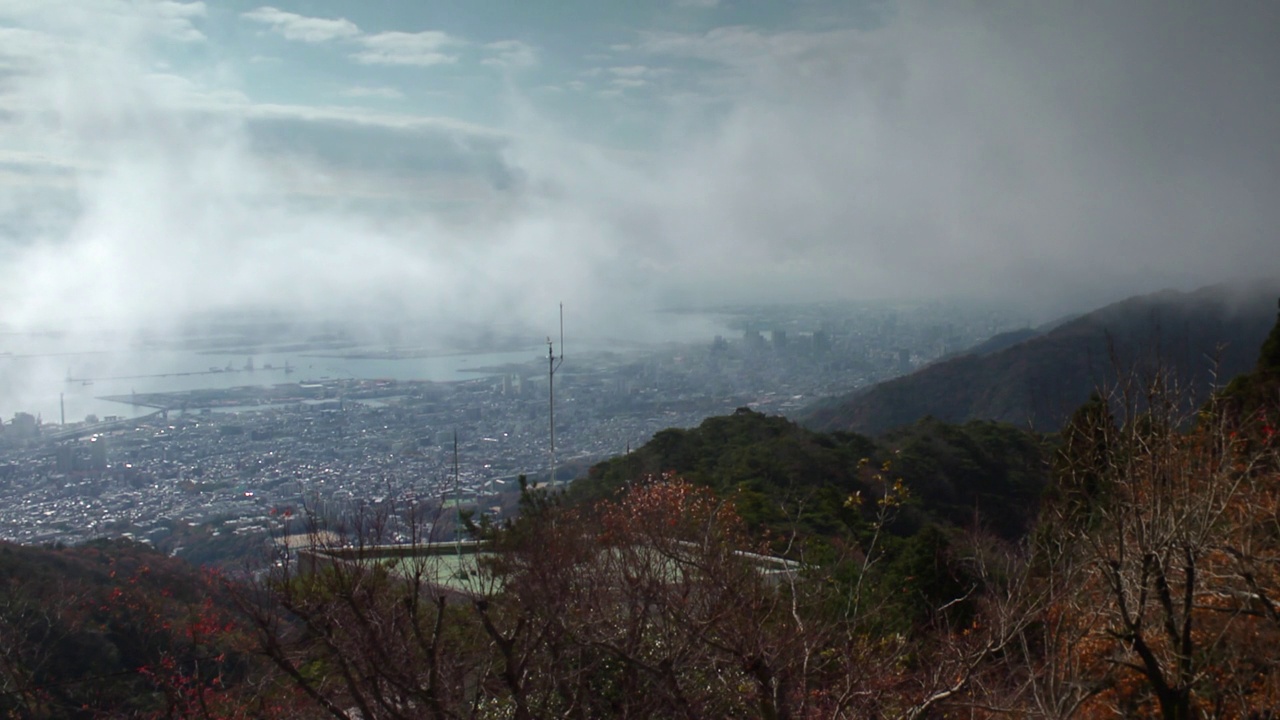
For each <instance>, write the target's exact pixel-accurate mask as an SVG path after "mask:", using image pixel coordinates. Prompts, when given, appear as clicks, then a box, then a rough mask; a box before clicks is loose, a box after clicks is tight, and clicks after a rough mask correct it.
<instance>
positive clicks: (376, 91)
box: [342, 85, 404, 100]
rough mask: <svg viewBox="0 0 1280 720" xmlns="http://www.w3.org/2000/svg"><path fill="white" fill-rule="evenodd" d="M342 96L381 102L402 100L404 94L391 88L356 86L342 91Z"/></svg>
mask: <svg viewBox="0 0 1280 720" xmlns="http://www.w3.org/2000/svg"><path fill="white" fill-rule="evenodd" d="M342 94H343V96H345V97H353V98H379V99H382V100H402V99H404V93H403V92H401V91H400V90H398V89H396V88H393V87H365V86H361V85H357V86H355V87H349V88H346V89H345V90H343V91H342Z"/></svg>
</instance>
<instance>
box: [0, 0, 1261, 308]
mask: <svg viewBox="0 0 1280 720" xmlns="http://www.w3.org/2000/svg"><path fill="white" fill-rule="evenodd" d="M1276 27H1280V6H1278V5H1276V4H1275V3H1267V2H1252V3H1249V2H1189V3H1177V4H1169V3H1166V2H1159V1H1156V0H1151V1H1149V2H1125V3H1113V2H1106V1H1103V0H1098V1H1096V2H1079V3H1077V2H1073V3H1035V4H1027V3H1022V2H1012V1H1010V2H959V3H951V2H948V3H937V2H923V1H922V2H916V1H914V0H904V1H902V2H849V1H846V0H838V1H837V0H827V1H824V0H813V1H812V2H803V3H779V2H763V1H760V2H757V1H753V0H719V1H717V0H671V1H666V0H663V1H660V2H642V3H601V2H595V1H593V0H581V1H577V2H555V3H551V2H497V1H476V0H465V1H464V0H456V1H455V0H440V1H435V2H430V3H423V2H418V1H417V0H388V1H387V2H379V3H348V2H337V1H336V0H328V1H317V2H308V3H301V2H296V1H290V0H279V2H276V3H275V4H274V5H272V6H265V5H262V4H261V0H255V1H252V2H247V1H242V0H227V1H226V2H221V1H220V2H216V3H215V2H209V3H204V2H183V1H180V0H163V1H159V2H151V1H144V0H0V235H3V239H2V241H0V303H3V307H4V308H5V313H4V317H3V320H4V322H5V323H6V324H7V325H8V326H9V327H13V328H19V329H22V328H39V327H45V326H48V325H50V324H58V323H64V322H66V321H67V320H68V319H84V318H89V319H90V320H89V323H90V324H91V325H93V326H105V327H112V328H125V329H127V328H131V327H134V326H138V325H148V326H154V325H157V324H159V325H164V324H167V323H169V322H171V321H175V320H178V319H181V318H183V317H185V316H187V315H189V314H190V313H193V312H204V311H209V310H243V309H263V308H266V309H273V310H276V311H281V312H296V313H303V314H306V315H307V316H309V317H331V316H341V317H344V318H347V319H352V320H355V321H357V322H359V321H362V320H366V319H369V320H372V319H377V320H380V321H381V320H385V319H387V318H401V317H402V318H405V319H406V320H415V321H429V322H431V323H434V327H436V328H438V329H439V330H440V331H441V332H444V331H445V330H446V329H447V325H448V324H449V323H454V322H459V323H461V322H465V323H468V324H470V325H472V326H485V325H486V324H489V323H494V322H501V323H504V324H505V325H507V326H510V327H523V328H533V329H541V330H544V331H545V330H546V329H549V328H550V327H551V326H552V325H553V323H554V317H553V313H554V310H553V308H554V307H555V304H556V303H557V302H559V301H564V302H565V303H566V305H568V306H569V307H571V308H574V313H575V317H574V322H575V323H576V324H577V326H578V328H580V330H581V331H583V332H587V331H594V332H604V331H606V330H614V331H617V330H620V331H621V332H623V333H628V332H642V331H644V330H647V329H650V328H646V327H644V326H645V324H646V323H645V321H643V320H641V319H640V318H643V317H646V316H645V315H643V314H642V313H637V312H635V311H636V310H647V309H651V308H655V307H665V306H671V305H715V304H719V303H725V302H744V301H786V300H828V299H859V298H869V297H916V296H921V295H924V296H929V297H958V298H970V299H973V298H979V299H987V300H995V301H1016V302H1018V303H1020V307H1022V308H1025V309H1026V310H1027V311H1028V312H1031V313H1034V314H1039V315H1041V316H1044V317H1047V316H1050V315H1054V314H1057V313H1059V312H1065V311H1067V310H1072V309H1082V308H1086V307H1093V306H1096V305H1098V304H1100V303H1102V302H1105V301H1107V300H1111V299H1115V298H1118V297H1122V296H1126V295H1131V294H1135V293H1140V292H1148V291H1151V290H1155V289H1158V288H1160V287H1164V286H1173V287H1179V288H1183V289H1189V288H1192V287H1196V286H1198V285H1202V284H1207V283H1211V282H1216V281H1220V280H1222V279H1224V278H1227V277H1232V276H1237V275H1242V274H1243V275H1250V276H1253V275H1259V274H1264V275H1265V274H1274V273H1276V272H1277V271H1280V242H1278V241H1277V233H1276V228H1277V220H1278V219H1280V217H1278V216H1280V206H1278V205H1277V203H1275V202H1274V196H1275V191H1276V188H1277V187H1280V142H1277V137H1276V127H1277V123H1276V118H1277V117H1278V116H1280V49H1278V48H1280V45H1278V44H1277V43H1275V42H1274V30H1275V28H1276Z"/></svg>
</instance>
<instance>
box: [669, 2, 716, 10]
mask: <svg viewBox="0 0 1280 720" xmlns="http://www.w3.org/2000/svg"><path fill="white" fill-rule="evenodd" d="M675 5H676V7H683V8H698V9H701V10H710V9H711V8H714V7H717V6H719V5H720V0H675Z"/></svg>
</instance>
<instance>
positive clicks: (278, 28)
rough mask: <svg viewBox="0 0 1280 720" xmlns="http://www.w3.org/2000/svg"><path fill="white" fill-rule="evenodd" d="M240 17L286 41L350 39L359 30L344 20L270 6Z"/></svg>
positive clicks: (316, 41)
mask: <svg viewBox="0 0 1280 720" xmlns="http://www.w3.org/2000/svg"><path fill="white" fill-rule="evenodd" d="M240 16H241V17H243V18H245V19H246V20H252V21H253V22H257V23H262V24H264V25H267V26H269V27H270V28H271V29H272V30H273V31H275V32H276V33H279V34H280V35H281V36H282V37H284V38H285V39H286V40H299V41H302V42H308V43H320V42H328V41H331V40H340V39H344V38H352V37H356V36H357V35H359V34H360V28H359V27H358V26H357V25H356V24H355V23H353V22H351V21H350V20H347V19H346V18H338V19H326V18H316V17H306V16H304V15H298V14H296V13H291V12H285V11H283V10H278V9H276V8H274V7H270V6H263V7H260V8H256V9H254V10H250V11H248V12H245V13H241V15H240Z"/></svg>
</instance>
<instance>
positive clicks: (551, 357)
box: [547, 303, 564, 483]
mask: <svg viewBox="0 0 1280 720" xmlns="http://www.w3.org/2000/svg"><path fill="white" fill-rule="evenodd" d="M563 362H564V303H560V355H559V356H557V355H556V353H555V347H554V346H553V345H552V344H551V338H547V402H548V409H549V412H548V413H547V417H548V418H549V423H550V426H551V476H550V477H549V479H548V480H547V482H549V483H554V482H555V481H556V370H559V369H560V363H563Z"/></svg>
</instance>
